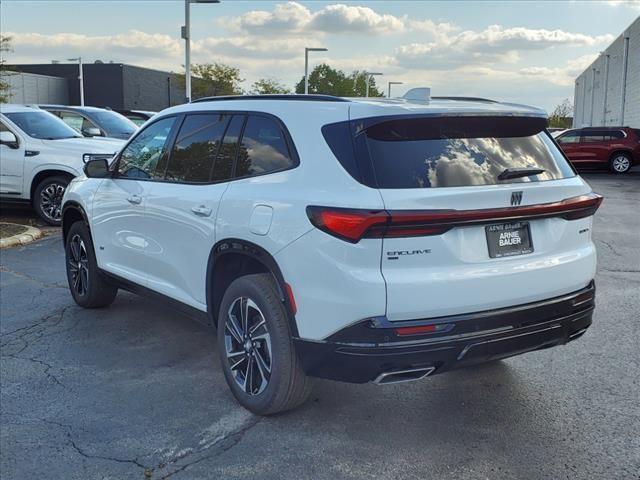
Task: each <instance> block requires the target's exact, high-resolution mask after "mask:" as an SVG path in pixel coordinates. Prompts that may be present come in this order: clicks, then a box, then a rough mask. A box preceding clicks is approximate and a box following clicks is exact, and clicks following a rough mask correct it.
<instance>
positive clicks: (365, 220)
mask: <svg viewBox="0 0 640 480" xmlns="http://www.w3.org/2000/svg"><path fill="white" fill-rule="evenodd" d="M307 216H308V217H309V220H311V223H312V224H313V225H314V226H316V227H317V228H319V229H320V230H323V231H325V232H327V233H329V234H331V235H333V236H335V237H338V238H342V239H343V240H346V241H348V242H352V243H357V242H358V241H359V240H360V239H361V238H363V237H364V236H365V233H367V231H368V230H373V227H374V226H377V227H384V226H385V225H386V223H387V220H388V218H389V214H388V213H387V212H386V211H384V210H360V209H350V208H332V207H307ZM378 236H379V235H378Z"/></svg>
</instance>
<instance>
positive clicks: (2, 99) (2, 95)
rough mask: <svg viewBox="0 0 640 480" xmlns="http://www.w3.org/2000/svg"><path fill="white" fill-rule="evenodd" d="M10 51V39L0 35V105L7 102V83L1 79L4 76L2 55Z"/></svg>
mask: <svg viewBox="0 0 640 480" xmlns="http://www.w3.org/2000/svg"><path fill="white" fill-rule="evenodd" d="M10 51H11V37H8V36H7V35H2V34H0V103H6V102H8V101H9V97H10V95H9V83H8V82H5V81H4V79H3V78H2V77H3V76H4V75H6V73H5V71H4V62H5V59H4V53H5V52H10Z"/></svg>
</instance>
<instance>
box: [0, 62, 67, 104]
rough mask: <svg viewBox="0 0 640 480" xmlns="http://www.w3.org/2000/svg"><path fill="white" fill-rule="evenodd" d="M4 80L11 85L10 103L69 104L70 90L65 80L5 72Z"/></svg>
mask: <svg viewBox="0 0 640 480" xmlns="http://www.w3.org/2000/svg"><path fill="white" fill-rule="evenodd" d="M2 80H3V81H5V82H7V83H8V84H9V103H25V104H31V103H33V104H38V103H42V104H46V103H51V104H60V105H66V104H68V103H69V88H68V86H67V80H66V79H65V78H59V77H49V76H46V75H36V74H34V73H20V72H11V71H6V70H5V71H3V72H2Z"/></svg>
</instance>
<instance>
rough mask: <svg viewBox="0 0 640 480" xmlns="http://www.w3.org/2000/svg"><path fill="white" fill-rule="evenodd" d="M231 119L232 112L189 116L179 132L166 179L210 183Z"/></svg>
mask: <svg viewBox="0 0 640 480" xmlns="http://www.w3.org/2000/svg"><path fill="white" fill-rule="evenodd" d="M228 122H229V115H221V114H217V113H211V114H204V115H188V116H187V117H186V118H185V120H184V122H183V123H182V126H181V127H180V132H178V137H177V138H176V142H175V145H174V147H173V151H172V152H171V158H170V160H169V166H168V167H167V172H166V175H165V178H166V179H167V180H174V181H179V182H199V183H206V182H208V181H209V175H210V173H211V169H212V167H213V162H214V159H215V157H216V155H217V154H218V149H219V147H220V141H221V140H222V135H223V134H224V131H225V128H226V127H227V123H228Z"/></svg>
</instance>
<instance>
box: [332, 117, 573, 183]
mask: <svg viewBox="0 0 640 480" xmlns="http://www.w3.org/2000/svg"><path fill="white" fill-rule="evenodd" d="M357 123H359V124H358V125H355V126H354V127H355V128H352V131H353V132H355V133H354V144H355V156H356V158H357V161H356V163H357V164H358V165H359V167H360V170H362V168H363V165H364V168H366V167H367V166H366V162H363V161H362V159H363V157H366V158H368V160H369V163H370V165H371V168H372V172H371V173H372V178H373V181H374V182H375V185H371V186H377V187H378V188H396V189H397V188H433V187H464V186H473V185H494V184H502V183H522V182H536V181H545V180H555V179H560V178H567V177H572V176H574V172H573V170H572V169H571V167H570V166H569V165H568V163H567V161H566V160H565V158H564V156H563V155H562V153H561V152H560V151H559V149H558V147H557V146H556V145H555V144H554V142H553V141H552V140H551V138H550V137H549V135H548V134H547V133H546V132H544V128H545V127H546V120H544V119H537V118H518V117H439V118H435V117H413V118H408V119H406V118H400V119H397V118H396V119H391V120H388V121H384V120H382V121H380V122H378V123H375V124H373V125H366V121H364V122H362V121H359V122H357ZM334 153H336V150H335V149H334ZM345 168H347V167H346V165H345ZM517 168H535V169H542V170H544V172H542V173H540V174H538V175H531V176H526V177H520V178H511V179H508V180H499V179H498V176H499V175H500V174H501V173H503V172H504V171H505V170H507V169H517ZM347 170H350V169H349V168H347ZM351 170H353V169H351ZM350 173H352V172H351V171H350ZM363 183H366V182H363Z"/></svg>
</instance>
